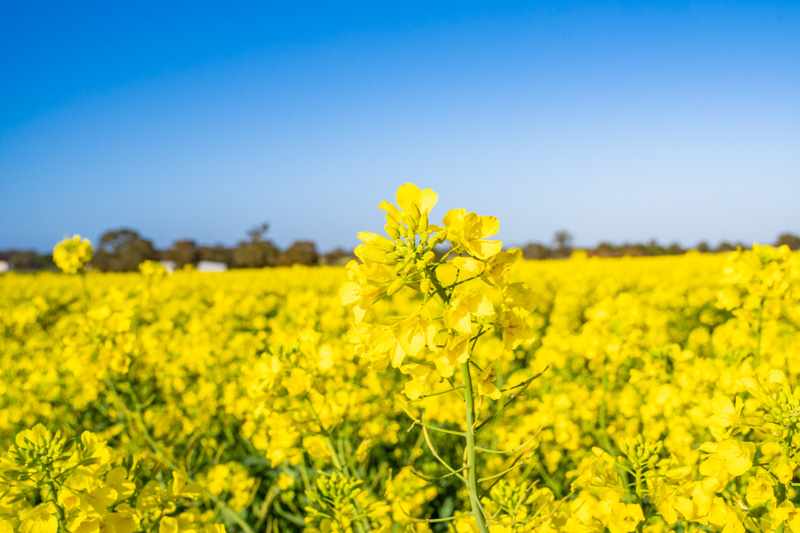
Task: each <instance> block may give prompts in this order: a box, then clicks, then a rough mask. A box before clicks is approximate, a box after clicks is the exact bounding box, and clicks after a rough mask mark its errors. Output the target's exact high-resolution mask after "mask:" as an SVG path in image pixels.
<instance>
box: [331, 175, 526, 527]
mask: <svg viewBox="0 0 800 533" xmlns="http://www.w3.org/2000/svg"><path fill="white" fill-rule="evenodd" d="M436 201H437V196H436V193H434V192H433V191H431V190H429V189H425V190H420V189H419V188H418V187H417V186H415V185H413V184H405V185H403V186H401V187H400V189H399V190H398V191H397V206H395V205H392V204H389V203H388V202H383V203H381V205H380V207H381V209H382V210H384V211H385V212H386V226H385V229H386V233H387V236H388V237H384V236H381V235H377V234H374V233H367V232H364V233H360V234H359V235H358V236H359V239H360V240H361V241H363V242H364V244H362V245H360V246H358V247H357V248H356V250H355V253H356V256H357V257H358V258H359V259H360V260H361V263H358V262H356V261H352V262H351V263H350V264H348V265H347V270H348V273H349V281H347V282H345V283H344V284H342V286H341V288H340V295H341V297H342V301H343V303H344V304H346V305H350V306H352V308H353V314H354V324H353V328H352V335H353V338H354V339H355V342H356V344H357V351H358V352H359V353H360V355H361V356H362V358H363V359H364V360H365V361H366V362H367V364H369V366H370V367H371V368H372V369H373V370H376V371H384V370H385V369H386V368H387V367H388V366H389V364H391V365H392V366H393V367H394V368H397V369H399V370H400V372H402V373H403V374H406V375H408V376H410V377H411V379H410V381H408V382H407V383H406V385H405V389H404V394H405V397H406V400H407V401H405V402H404V408H405V409H406V412H407V413H409V415H410V416H411V418H412V420H413V425H420V426H421V430H422V431H423V432H424V433H425V437H426V442H427V444H428V447H429V448H430V451H431V453H432V454H433V455H434V456H435V457H436V458H437V459H438V460H439V461H440V462H441V463H442V465H443V466H445V467H446V468H447V469H448V470H449V473H448V474H446V475H456V476H458V477H459V478H460V479H461V480H462V481H463V482H464V484H465V486H466V488H467V490H468V493H469V504H470V512H469V513H465V514H461V515H458V517H457V518H459V519H460V518H465V517H470V516H471V517H472V519H474V521H475V525H476V526H477V529H478V531H480V532H481V533H484V532H488V526H487V522H488V520H487V518H488V517H487V515H486V513H485V511H484V510H483V508H482V506H481V503H480V501H481V494H480V482H481V481H497V480H499V479H500V477H499V476H492V477H491V478H485V479H481V478H480V477H479V476H478V466H479V465H478V452H479V451H480V450H481V448H480V447H479V446H478V443H477V436H478V435H477V434H478V430H479V429H480V428H481V427H482V426H483V425H484V424H486V423H487V422H488V421H490V420H491V418H492V417H494V416H495V415H497V414H498V413H499V412H500V410H501V408H499V407H498V408H497V409H496V410H495V413H494V414H492V415H488V416H487V418H486V420H484V421H483V422H482V423H479V421H478V416H479V415H480V411H481V408H484V409H486V411H488V410H490V409H491V408H492V405H491V403H490V401H492V400H493V401H497V400H500V399H501V398H502V393H501V391H500V390H499V389H498V388H497V386H496V385H495V384H494V382H495V380H496V379H497V376H496V374H495V373H494V370H493V367H494V364H495V362H496V360H497V359H498V358H499V356H500V355H501V354H502V353H503V352H506V353H507V352H511V351H513V349H514V348H516V347H517V346H519V345H520V344H523V343H526V342H529V341H530V340H532V338H533V330H532V328H531V327H530V326H529V324H528V322H527V321H526V317H527V316H528V315H529V314H530V310H531V303H530V302H531V301H532V293H531V291H530V290H529V289H528V288H527V286H525V285H524V284H522V283H510V282H509V281H508V280H507V279H506V274H507V273H508V271H509V269H510V267H511V266H512V265H513V264H514V262H516V261H517V260H518V259H519V257H520V255H521V254H520V251H519V250H512V251H508V252H504V251H502V243H501V242H500V241H497V240H489V237H491V236H492V235H494V234H495V233H496V232H497V229H498V221H497V219H496V218H494V217H489V216H479V215H476V214H475V213H467V212H466V210H464V209H454V210H451V211H449V212H448V213H447V214H446V215H445V216H444V218H443V220H442V222H443V226H436V225H432V224H430V223H429V220H428V216H429V213H430V211H431V209H432V208H433V206H434V205H435V204H436ZM445 243H449V248H447V249H446V250H440V249H438V248H437V246H440V245H444V244H445ZM401 291H403V292H404V294H403V296H405V297H408V298H411V299H412V300H413V301H414V302H416V303H417V306H416V312H415V313H413V314H411V315H407V316H404V317H399V318H397V319H395V320H394V321H392V322H389V321H383V322H371V319H372V316H371V315H370V310H371V309H372V308H373V306H374V305H375V304H376V303H377V302H379V301H380V300H382V299H385V298H393V297H400V294H399V293H401ZM395 295H397V296H395ZM491 332H494V333H495V337H496V338H497V339H498V340H501V341H502V342H501V343H499V344H500V349H499V352H500V353H497V352H494V351H488V352H487V353H486V354H482V356H483V357H481V358H480V361H478V359H479V358H478V356H477V355H476V349H475V348H476V345H477V343H478V340H479V338H481V337H482V336H484V335H485V334H487V333H491ZM471 366H472V367H475V369H476V372H475V373H474V374H473V371H472V370H471V368H470V367H471ZM459 376H460V379H461V384H459V385H457V384H456V380H457V379H458V377H459ZM444 381H447V382H449V384H450V388H449V389H447V390H445V391H434V389H436V388H437V385H438V384H440V383H443V382H444ZM529 383H530V382H528V384H529ZM525 386H527V384H526V385H525ZM462 389H463V397H461V396H460V391H461V390H462ZM440 394H451V395H453V394H454V395H458V396H460V398H459V399H461V398H463V400H462V403H463V408H464V413H465V416H464V431H463V432H453V431H450V430H446V429H443V428H441V427H437V426H429V425H427V424H426V423H425V422H423V419H422V417H423V414H422V412H421V413H420V414H419V415H418V416H417V415H414V414H412V413H411V412H410V408H409V406H408V405H409V403H410V402H423V400H424V399H425V398H426V397H428V396H433V395H440ZM518 396H519V395H518V394H516V395H514V396H513V397H512V399H511V401H513V400H515V399H516V398H517V397H518ZM421 405H424V403H423V404H421ZM423 412H424V411H423ZM412 427H413V426H412ZM428 429H430V430H433V431H443V432H445V433H456V434H459V435H461V436H463V437H464V440H465V443H464V464H463V465H462V467H461V468H455V467H453V466H451V465H449V464H447V463H446V462H445V461H444V460H442V459H441V457H440V455H439V454H438V453H437V452H436V450H435V449H434V447H433V445H432V444H431V441H430V439H429V438H428V433H427V431H428ZM532 448H533V447H531V450H532ZM486 451H489V452H493V450H486ZM526 451H530V450H526ZM520 464H521V463H520ZM514 468H515V465H511V466H510V467H509V468H508V472H511V471H513V470H514ZM455 519H456V517H442V518H439V519H433V520H436V521H450V520H455ZM419 520H420V521H422V522H430V521H431V520H423V519H419Z"/></svg>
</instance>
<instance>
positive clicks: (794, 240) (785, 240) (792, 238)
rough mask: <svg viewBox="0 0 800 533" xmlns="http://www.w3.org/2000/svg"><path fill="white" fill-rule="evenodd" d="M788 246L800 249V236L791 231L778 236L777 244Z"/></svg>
mask: <svg viewBox="0 0 800 533" xmlns="http://www.w3.org/2000/svg"><path fill="white" fill-rule="evenodd" d="M784 244H785V245H786V246H788V247H789V248H791V249H792V250H800V237H798V236H797V235H792V234H791V233H783V234H781V235H780V236H779V237H778V240H777V241H776V242H775V246H783V245H784Z"/></svg>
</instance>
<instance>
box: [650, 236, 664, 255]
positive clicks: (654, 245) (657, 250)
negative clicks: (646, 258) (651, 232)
mask: <svg viewBox="0 0 800 533" xmlns="http://www.w3.org/2000/svg"><path fill="white" fill-rule="evenodd" d="M645 249H646V250H647V255H664V247H663V246H661V245H660V244H658V241H656V240H655V239H650V242H648V243H647V244H646V245H645Z"/></svg>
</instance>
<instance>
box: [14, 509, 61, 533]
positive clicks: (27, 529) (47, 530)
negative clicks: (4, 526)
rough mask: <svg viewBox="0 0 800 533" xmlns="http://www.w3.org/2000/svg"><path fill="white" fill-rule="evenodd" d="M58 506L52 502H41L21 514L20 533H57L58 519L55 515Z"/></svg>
mask: <svg viewBox="0 0 800 533" xmlns="http://www.w3.org/2000/svg"><path fill="white" fill-rule="evenodd" d="M55 512H56V506H55V505H53V504H52V503H51V502H47V503H41V504H39V505H37V506H36V507H34V508H32V509H25V510H24V511H22V512H21V513H20V514H19V518H20V520H21V522H20V524H19V533H56V531H58V520H57V519H56V517H55V516H53V515H54V514H55Z"/></svg>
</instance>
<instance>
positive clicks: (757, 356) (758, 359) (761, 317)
mask: <svg viewBox="0 0 800 533" xmlns="http://www.w3.org/2000/svg"><path fill="white" fill-rule="evenodd" d="M763 324H764V298H761V303H760V304H759V306H758V326H757V327H758V331H757V333H756V335H757V336H756V353H755V358H754V359H755V360H754V361H753V363H754V364H755V366H756V368H758V366H759V365H760V364H761V327H762V326H763Z"/></svg>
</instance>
